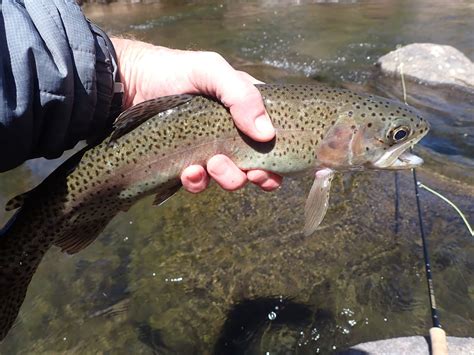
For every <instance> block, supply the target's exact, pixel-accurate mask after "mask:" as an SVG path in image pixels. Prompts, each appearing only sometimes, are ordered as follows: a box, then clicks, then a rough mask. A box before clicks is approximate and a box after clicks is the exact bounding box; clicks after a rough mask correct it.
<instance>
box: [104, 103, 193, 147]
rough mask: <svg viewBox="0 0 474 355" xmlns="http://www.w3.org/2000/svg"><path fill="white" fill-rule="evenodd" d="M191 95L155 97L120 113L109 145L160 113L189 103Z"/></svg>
mask: <svg viewBox="0 0 474 355" xmlns="http://www.w3.org/2000/svg"><path fill="white" fill-rule="evenodd" d="M193 97H194V96H193V95H171V96H164V97H157V98H155V99H151V100H147V101H144V102H141V103H139V104H137V105H135V106H133V107H131V108H129V109H128V110H126V111H124V112H122V114H120V116H118V117H117V119H116V120H115V122H114V130H113V133H112V135H111V136H110V140H109V144H111V143H113V142H114V141H116V140H117V139H119V138H120V137H122V136H123V135H125V134H127V133H128V132H130V131H133V130H134V129H135V128H137V127H138V126H140V125H141V124H142V123H144V122H146V121H147V120H148V119H150V118H152V117H154V116H156V115H157V114H159V113H160V112H164V111H166V110H169V109H172V108H175V107H177V106H180V105H183V104H185V103H186V102H188V101H191V99H192V98H193Z"/></svg>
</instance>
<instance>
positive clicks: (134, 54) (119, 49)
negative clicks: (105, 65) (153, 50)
mask: <svg viewBox="0 0 474 355" xmlns="http://www.w3.org/2000/svg"><path fill="white" fill-rule="evenodd" d="M111 41H112V43H113V45H114V48H115V52H116V54H117V62H118V63H117V65H118V71H119V75H120V81H121V82H122V84H123V91H124V93H123V108H124V109H127V108H129V107H131V106H133V105H134V104H136V103H137V102H138V101H140V98H139V97H137V96H138V95H139V90H138V84H139V82H140V78H139V77H138V74H139V73H140V71H139V70H137V67H138V66H139V65H140V64H139V62H140V60H141V58H142V57H143V55H144V53H145V52H146V51H148V50H149V49H150V47H153V46H152V45H150V44H147V43H144V42H139V41H132V40H129V39H124V38H111Z"/></svg>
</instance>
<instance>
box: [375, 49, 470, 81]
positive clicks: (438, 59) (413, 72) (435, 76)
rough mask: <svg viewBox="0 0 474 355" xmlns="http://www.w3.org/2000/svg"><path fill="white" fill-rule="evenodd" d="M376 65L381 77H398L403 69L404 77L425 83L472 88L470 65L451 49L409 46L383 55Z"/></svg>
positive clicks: (455, 50) (463, 57)
mask: <svg viewBox="0 0 474 355" xmlns="http://www.w3.org/2000/svg"><path fill="white" fill-rule="evenodd" d="M377 65H378V66H379V67H380V69H381V71H382V73H383V74H385V75H395V76H400V72H401V70H403V73H404V75H405V76H406V77H409V78H410V79H415V80H418V81H420V82H423V83H426V84H430V85H443V84H444V85H459V86H465V87H470V88H474V63H472V62H471V61H470V60H469V58H467V57H466V56H465V55H464V54H463V53H461V52H460V51H458V50H457V49H456V48H453V47H451V46H442V45H439V44H432V43H413V44H409V45H407V46H404V47H401V48H399V49H396V50H394V51H392V52H390V53H388V54H386V55H384V56H383V57H381V58H380V59H379V60H378V62H377ZM402 66H403V69H402Z"/></svg>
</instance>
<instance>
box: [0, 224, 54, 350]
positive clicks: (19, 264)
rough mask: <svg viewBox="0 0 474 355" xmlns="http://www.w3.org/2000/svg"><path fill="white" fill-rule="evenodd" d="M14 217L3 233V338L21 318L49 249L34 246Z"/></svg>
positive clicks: (0, 261) (0, 289)
mask: <svg viewBox="0 0 474 355" xmlns="http://www.w3.org/2000/svg"><path fill="white" fill-rule="evenodd" d="M14 219H18V218H17V216H14V217H13V218H12V220H11V221H10V222H9V223H8V224H7V227H5V228H4V229H3V230H2V232H1V233H0V341H1V340H2V339H3V338H5V336H6V335H7V333H8V331H9V330H10V328H11V327H12V326H13V324H14V322H15V319H16V318H17V315H18V312H19V310H20V307H21V305H22V303H23V300H24V299H25V296H26V292H27V289H28V286H29V284H30V281H31V279H32V277H33V274H34V273H35V271H36V269H37V267H38V265H39V263H40V262H41V259H42V258H43V255H44V254H45V252H46V250H47V249H48V248H45V247H39V248H33V247H32V246H31V244H30V243H28V239H30V237H29V236H27V235H26V233H28V231H27V229H25V228H24V227H23V225H24V224H20V223H18V222H19V221H17V220H14Z"/></svg>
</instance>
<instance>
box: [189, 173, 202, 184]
mask: <svg viewBox="0 0 474 355" xmlns="http://www.w3.org/2000/svg"><path fill="white" fill-rule="evenodd" d="M187 178H188V181H190V182H192V183H197V182H200V181H201V180H202V172H199V173H197V174H190V175H188V177H187Z"/></svg>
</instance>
